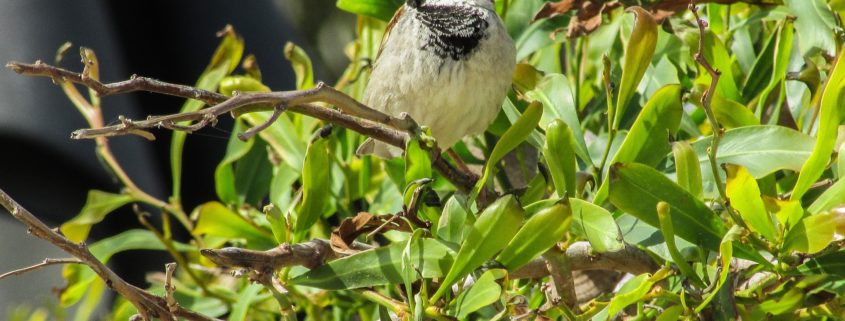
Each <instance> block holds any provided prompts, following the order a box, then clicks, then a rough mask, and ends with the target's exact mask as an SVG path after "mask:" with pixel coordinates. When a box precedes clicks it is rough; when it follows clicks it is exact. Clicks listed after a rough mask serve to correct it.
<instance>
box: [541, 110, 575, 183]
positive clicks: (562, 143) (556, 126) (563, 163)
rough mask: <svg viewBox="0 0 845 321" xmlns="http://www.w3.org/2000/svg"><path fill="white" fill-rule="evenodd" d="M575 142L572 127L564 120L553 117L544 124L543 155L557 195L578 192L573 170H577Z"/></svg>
mask: <svg viewBox="0 0 845 321" xmlns="http://www.w3.org/2000/svg"><path fill="white" fill-rule="evenodd" d="M575 144H576V143H575V139H574V138H573V136H572V129H570V128H569V126H567V125H566V123H565V122H563V121H561V120H560V119H555V120H553V121H552V122H550V123H549V125H548V126H546V142H545V145H543V157H545V159H546V164H547V165H548V167H549V173H550V174H551V176H552V182H554V186H555V191H556V192H557V195H558V196H563V195H573V196H574V195H577V194H578V192H577V189H576V186H575V172H576V171H577V170H578V164H577V163H576V160H575Z"/></svg>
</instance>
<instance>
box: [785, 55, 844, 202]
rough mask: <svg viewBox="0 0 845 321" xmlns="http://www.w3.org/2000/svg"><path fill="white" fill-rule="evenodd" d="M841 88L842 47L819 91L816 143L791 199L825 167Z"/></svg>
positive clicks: (838, 115)
mask: <svg viewBox="0 0 845 321" xmlns="http://www.w3.org/2000/svg"><path fill="white" fill-rule="evenodd" d="M843 92H845V50H842V52H840V53H839V58H838V60H837V62H836V66H835V67H834V69H833V72H831V74H830V77H829V78H828V79H827V84H826V85H825V88H824V92H822V99H821V106H820V108H821V111H820V113H819V124H818V133H817V134H816V145H815V147H814V148H813V153H812V155H810V158H809V159H807V162H806V163H804V166H802V167H801V173H800V175H799V176H798V182H796V183H795V188H793V190H792V196H791V199H794V200H800V199H801V197H802V196H804V193H806V192H807V190H808V189H810V186H812V185H813V183H815V182H816V180H817V179H818V178H819V177H820V176H821V175H822V172H824V170H825V168H826V167H827V163H828V161H829V160H830V155H831V153H833V148H834V146H835V144H836V136H837V132H838V127H839V123H840V122H841V117H842V113H843V112H842V106H845V95H843Z"/></svg>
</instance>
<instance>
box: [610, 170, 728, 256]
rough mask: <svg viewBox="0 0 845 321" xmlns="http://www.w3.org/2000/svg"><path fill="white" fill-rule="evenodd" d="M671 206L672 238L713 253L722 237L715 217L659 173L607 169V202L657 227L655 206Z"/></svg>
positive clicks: (705, 207)
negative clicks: (673, 232) (608, 171)
mask: <svg viewBox="0 0 845 321" xmlns="http://www.w3.org/2000/svg"><path fill="white" fill-rule="evenodd" d="M660 201H663V202H666V203H668V204H669V205H670V206H671V211H672V213H675V215H672V225H674V226H675V227H676V231H675V232H676V233H675V234H676V235H678V236H679V237H681V238H683V239H685V240H687V241H690V242H692V243H693V244H698V245H700V246H701V247H703V248H705V249H709V250H711V251H716V250H718V249H719V242H720V241H721V239H722V235H724V234H725V226H724V224H723V223H722V221H721V220H720V219H719V217H718V216H717V215H716V214H715V213H713V211H711V210H710V209H709V208H708V207H707V206H706V205H704V203H702V202H701V201H700V200H698V199H696V198H695V197H693V196H692V195H690V194H689V193H688V192H687V191H685V190H684V189H683V188H681V187H680V186H678V185H677V184H675V182H672V181H671V180H669V179H668V178H666V177H665V176H663V174H662V173H660V172H658V171H657V170H655V169H654V168H651V167H649V166H646V165H642V164H637V163H631V164H614V165H613V166H612V167H611V169H610V202H611V203H613V205H615V206H616V207H618V208H619V209H621V210H623V211H625V212H626V213H628V214H631V215H633V216H635V217H637V218H639V219H641V220H643V221H644V222H646V223H648V224H649V225H652V226H660V222H659V220H658V218H657V213H656V212H655V210H654V209H655V208H657V202H660Z"/></svg>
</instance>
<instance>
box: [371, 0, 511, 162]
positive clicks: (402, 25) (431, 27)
mask: <svg viewBox="0 0 845 321" xmlns="http://www.w3.org/2000/svg"><path fill="white" fill-rule="evenodd" d="M515 66H516V48H515V47H514V44H513V40H512V39H511V37H510V36H509V35H508V33H507V30H505V27H504V25H503V23H502V20H501V19H500V18H499V16H498V15H497V14H496V11H495V8H494V4H493V0H407V1H406V4H405V5H403V6H402V7H401V8H399V10H397V12H396V14H395V15H394V16H393V19H391V20H390V23H389V24H388V26H387V30H386V31H385V35H384V39H383V40H382V43H381V48H380V49H379V53H378V55H377V56H376V59H375V63H374V66H373V70H372V74H371V75H370V82H369V84H368V85H367V89H366V91H365V92H364V99H363V103H364V104H366V105H368V106H370V107H372V108H375V109H377V110H380V111H382V112H385V113H387V114H390V115H393V116H399V115H400V114H401V113H402V112H407V113H408V114H409V115H410V116H411V117H413V118H414V120H416V121H417V122H418V123H419V124H420V125H422V126H428V127H429V128H430V129H431V134H432V136H434V138H435V139H436V140H437V143H438V145H439V146H440V147H442V148H449V147H451V146H452V145H453V144H455V143H456V142H457V141H458V140H460V139H461V138H463V137H464V136H467V135H474V134H478V133H481V132H483V131H484V130H485V129H487V126H488V125H490V123H491V122H492V121H493V119H495V118H496V115H497V114H498V113H499V109H500V108H501V104H502V101H503V100H504V98H505V95H506V94H507V91H508V88H509V87H510V84H511V77H512V74H513V70H514V68H515ZM357 153H358V155H364V154H374V155H376V156H379V157H382V158H391V157H396V156H399V155H400V154H401V153H402V150H401V149H399V148H396V147H393V146H389V145H387V144H385V143H383V142H378V141H375V140H373V139H372V138H370V139H368V140H367V141H365V142H364V143H363V144H362V145H361V146H360V147H359V148H358V152H357Z"/></svg>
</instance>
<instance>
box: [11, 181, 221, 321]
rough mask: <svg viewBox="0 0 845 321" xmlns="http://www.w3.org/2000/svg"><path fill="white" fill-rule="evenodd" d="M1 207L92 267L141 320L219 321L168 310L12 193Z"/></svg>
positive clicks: (181, 311)
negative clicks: (129, 304)
mask: <svg viewBox="0 0 845 321" xmlns="http://www.w3.org/2000/svg"><path fill="white" fill-rule="evenodd" d="M0 204H2V205H3V207H4V208H6V210H8V211H9V213H11V214H12V216H13V217H14V218H15V219H17V220H18V221H20V222H21V223H23V224H24V225H26V226H27V229H28V231H29V233H31V234H32V235H33V236H35V237H37V238H40V239H43V240H45V241H47V242H50V243H52V244H53V245H55V246H56V247H58V248H60V249H62V250H63V251H65V252H66V253H68V254H70V255H72V256H74V257H76V258H77V259H79V260H80V261H81V262H83V264H85V265H87V266H88V267H90V268H91V269H92V270H93V271H94V273H96V274H97V275H98V276H99V277H100V278H101V279H103V281H105V283H106V285H107V286H108V287H109V288H111V289H112V290H114V291H115V292H117V293H119V294H120V295H122V296H123V297H124V298H126V300H127V301H129V302H130V303H132V305H134V306H135V308H136V309H138V313H139V314H140V317H141V318H142V319H144V320H153V318H159V319H165V318H167V319H175V318H183V319H187V320H197V321H209V320H217V319H214V318H210V317H207V316H204V315H201V314H199V313H196V312H193V311H190V310H187V309H184V308H182V307H179V308H178V309H177V310H176V311H175V312H171V311H170V309H168V307H167V302H165V300H164V298H162V297H159V296H156V295H154V294H152V293H149V292H147V291H145V290H143V289H141V288H138V287H136V286H134V285H131V284H129V283H127V282H126V281H124V280H123V279H122V278H121V277H120V276H118V275H117V274H115V273H114V271H112V270H111V269H109V268H108V267H107V266H105V264H103V262H101V261H100V260H98V259H97V258H96V257H95V256H94V254H92V253H91V251H89V250H88V247H87V246H85V245H84V244H77V243H74V242H73V241H71V240H69V239H67V238H66V237H64V235H61V234H59V233H58V232H57V231H56V230H54V229H51V228H49V227H48V226H47V225H46V224H44V222H42V221H41V220H39V219H38V218H37V217H35V215H32V213H30V212H29V211H27V210H26V209H25V208H23V207H22V206H21V205H20V204H18V203H17V202H16V201H15V200H14V199H12V197H11V196H9V194H6V192H5V191H3V190H2V189H0Z"/></svg>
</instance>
